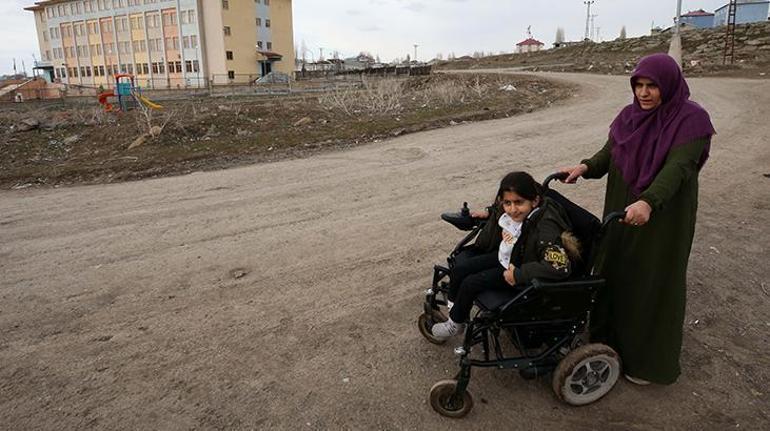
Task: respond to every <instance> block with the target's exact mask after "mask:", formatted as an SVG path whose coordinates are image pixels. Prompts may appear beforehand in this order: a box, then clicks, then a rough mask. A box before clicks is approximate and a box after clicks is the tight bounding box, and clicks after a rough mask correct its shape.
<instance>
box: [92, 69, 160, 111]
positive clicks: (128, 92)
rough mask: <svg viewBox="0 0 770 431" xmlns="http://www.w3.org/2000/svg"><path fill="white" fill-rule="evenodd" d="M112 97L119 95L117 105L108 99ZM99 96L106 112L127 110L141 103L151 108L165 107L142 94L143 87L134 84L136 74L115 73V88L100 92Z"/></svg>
mask: <svg viewBox="0 0 770 431" xmlns="http://www.w3.org/2000/svg"><path fill="white" fill-rule="evenodd" d="M111 97H117V99H118V103H117V105H113V104H112V103H110V102H109V101H108V99H109V98H111ZM97 98H98V99H99V104H101V105H102V106H103V107H104V110H105V111H106V112H115V111H123V112H125V111H128V110H130V109H132V108H134V107H136V106H139V105H142V106H146V107H147V108H149V109H156V110H160V109H163V106H162V105H159V104H157V103H155V102H153V101H152V100H150V99H148V98H147V97H145V96H144V95H142V89H141V87H138V86H136V85H135V84H134V75H131V74H128V73H119V74H117V75H115V89H114V90H111V91H105V92H103V93H100V94H99V95H98V96H97Z"/></svg>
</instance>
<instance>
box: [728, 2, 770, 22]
mask: <svg viewBox="0 0 770 431" xmlns="http://www.w3.org/2000/svg"><path fill="white" fill-rule="evenodd" d="M729 6H730V3H729V2H728V3H727V4H725V5H724V6H722V7H720V8H719V9H717V10H715V11H714V27H718V26H722V25H727V19H728V12H729V9H730V8H729ZM736 6H737V7H736V10H735V24H736V25H737V24H747V23H750V22H764V21H767V20H768V12H769V11H770V1H763V0H738V2H736Z"/></svg>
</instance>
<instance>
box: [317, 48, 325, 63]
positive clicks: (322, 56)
mask: <svg viewBox="0 0 770 431" xmlns="http://www.w3.org/2000/svg"><path fill="white" fill-rule="evenodd" d="M318 50H319V51H321V55H320V56H319V57H318V62H319V63H320V62H322V61H324V49H323V48H321V47H319V48H318Z"/></svg>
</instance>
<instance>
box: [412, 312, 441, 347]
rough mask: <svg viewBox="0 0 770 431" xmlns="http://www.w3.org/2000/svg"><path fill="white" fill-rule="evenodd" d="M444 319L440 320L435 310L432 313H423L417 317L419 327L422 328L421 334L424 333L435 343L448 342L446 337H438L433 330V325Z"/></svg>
mask: <svg viewBox="0 0 770 431" xmlns="http://www.w3.org/2000/svg"><path fill="white" fill-rule="evenodd" d="M443 321H444V320H439V318H438V316H436V315H435V312H434V313H431V314H428V313H422V314H420V317H419V318H418V319H417V327H418V328H419V329H420V334H422V336H423V337H425V339H426V340H428V341H430V342H431V343H433V344H444V343H446V340H445V339H440V338H436V337H434V336H433V332H431V329H432V328H433V325H435V324H437V323H441V322H443Z"/></svg>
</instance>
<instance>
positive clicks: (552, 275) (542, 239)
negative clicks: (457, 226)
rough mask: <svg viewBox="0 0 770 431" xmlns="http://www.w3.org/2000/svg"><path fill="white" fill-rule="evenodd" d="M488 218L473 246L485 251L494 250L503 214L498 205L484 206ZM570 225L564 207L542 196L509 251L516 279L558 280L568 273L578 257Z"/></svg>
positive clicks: (499, 235) (525, 282) (517, 281)
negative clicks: (487, 212)
mask: <svg viewBox="0 0 770 431" xmlns="http://www.w3.org/2000/svg"><path fill="white" fill-rule="evenodd" d="M487 211H489V218H487V222H486V223H485V224H484V227H482V228H481V231H480V232H479V235H478V237H476V241H475V246H476V247H477V248H478V249H479V250H481V251H483V252H485V253H497V249H498V247H499V246H500V241H501V239H502V228H501V227H500V225H499V224H498V223H497V220H499V219H500V216H502V215H503V209H502V206H501V205H492V206H490V207H488V208H487ZM571 229H572V225H571V223H570V221H569V218H568V217H567V214H566V212H565V211H564V209H563V208H562V207H561V205H559V204H558V203H556V202H555V201H553V200H552V199H550V198H545V199H544V200H543V205H540V206H539V207H538V208H537V209H536V210H535V211H534V212H533V213H532V214H531V215H530V217H529V218H527V219H526V220H525V221H524V225H523V226H522V229H521V236H520V237H519V239H518V241H516V245H515V246H514V247H513V252H512V253H511V263H512V264H513V265H514V266H515V267H516V270H515V271H514V277H515V278H516V283H517V284H519V283H521V284H528V283H529V282H531V281H532V279H533V278H538V279H542V280H551V281H554V280H561V279H565V278H567V277H569V276H570V274H571V273H572V268H573V266H574V265H573V261H574V260H576V259H579V258H580V257H579V256H580V250H579V248H580V245H579V244H578V243H577V240H576V239H575V237H574V236H573V235H572V234H571V232H570V230H571Z"/></svg>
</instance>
